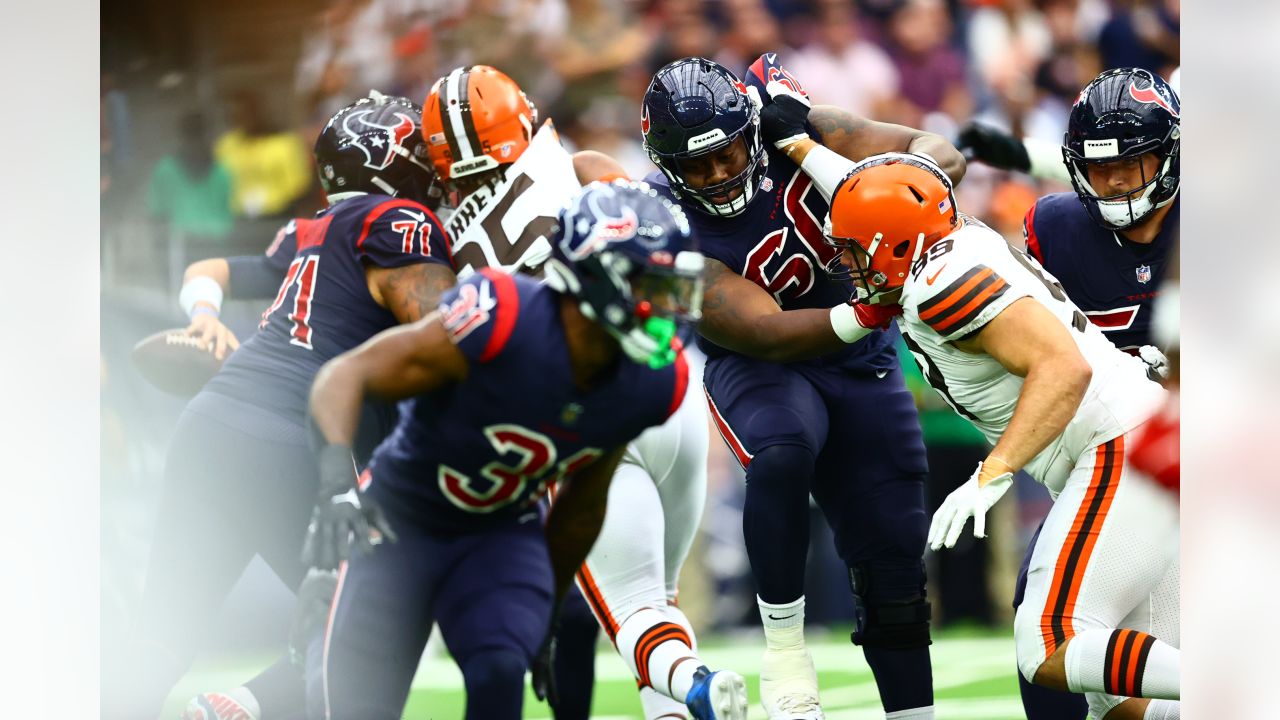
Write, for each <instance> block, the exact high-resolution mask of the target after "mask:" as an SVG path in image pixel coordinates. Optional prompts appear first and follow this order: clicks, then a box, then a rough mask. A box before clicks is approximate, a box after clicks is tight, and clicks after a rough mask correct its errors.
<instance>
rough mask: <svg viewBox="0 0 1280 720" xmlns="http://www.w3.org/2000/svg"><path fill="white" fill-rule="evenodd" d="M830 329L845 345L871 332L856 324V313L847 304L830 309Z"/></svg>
mask: <svg viewBox="0 0 1280 720" xmlns="http://www.w3.org/2000/svg"><path fill="white" fill-rule="evenodd" d="M831 329H832V330H835V332H836V337H838V338H840V339H841V340H843V341H845V342H846V343H856V342H858V341H859V340H861V339H862V338H864V337H866V336H867V333H870V332H871V329H870V328H865V327H862V324H861V323H859V322H858V313H857V312H856V311H855V310H854V309H853V306H852V305H850V304H849V303H845V304H844V305H837V306H835V307H833V308H831Z"/></svg>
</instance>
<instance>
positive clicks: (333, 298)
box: [205, 195, 452, 434]
mask: <svg viewBox="0 0 1280 720" xmlns="http://www.w3.org/2000/svg"><path fill="white" fill-rule="evenodd" d="M267 259H268V263H269V264H270V265H272V266H273V267H275V268H277V269H278V270H279V271H280V274H281V276H282V277H283V278H284V280H283V282H281V283H280V289H279V291H278V292H277V293H276V297H275V301H274V302H272V303H271V305H270V306H268V307H267V309H266V310H265V311H264V312H263V313H262V321H261V323H259V326H258V327H259V330H258V332H257V333H255V334H254V336H253V337H251V338H249V340H248V341H246V342H245V343H244V344H243V345H241V346H240V349H239V350H237V351H235V352H234V353H232V354H231V356H230V357H229V358H227V362H226V364H225V365H223V367H222V370H221V372H219V373H218V374H217V375H216V376H215V377H214V378H213V379H212V380H210V381H209V383H208V384H207V385H206V386H205V389H206V390H208V391H210V392H216V393H221V394H223V395H229V396H231V397H235V398H239V399H242V400H244V401H246V402H251V403H253V404H254V405H257V406H259V407H262V408H264V409H266V410H269V411H271V412H274V413H276V414H278V415H280V416H282V417H285V418H288V419H290V420H295V421H297V422H299V423H301V422H303V421H304V419H305V418H306V413H307V397H308V394H309V393H310V391H311V382H312V380H314V379H315V376H316V373H317V372H318V371H319V370H320V366H321V365H323V364H324V363H326V362H328V361H329V360H331V359H333V358H334V357H336V356H338V355H340V354H342V353H344V352H346V351H348V350H351V349H352V348H354V347H356V346H357V345H359V344H361V343H363V342H364V341H365V340H368V339H369V338H370V337H373V336H374V335H375V334H377V333H379V332H381V331H383V330H386V329H387V328H390V327H394V326H395V325H397V324H398V323H397V321H396V318H395V316H394V315H393V314H392V313H391V311H390V310H387V309H386V308H384V307H382V306H381V305H378V303H377V302H375V301H374V299H373V297H372V296H371V295H370V294H369V286H368V282H367V280H366V279H365V268H366V267H369V266H377V267H386V268H394V267H402V266H405V265H412V264H415V263H423V262H435V263H444V264H451V262H452V261H451V259H450V255H449V239H448V236H447V235H446V234H445V231H444V229H443V226H441V225H440V222H439V221H438V220H437V219H436V217H435V215H433V214H432V213H431V211H430V210H428V209H427V208H425V207H423V206H422V205H420V204H418V203H416V202H414V201H412V200H405V199H394V198H391V197H388V196H386V195H356V196H354V197H351V198H347V199H345V200H342V201H340V202H338V203H337V204H335V205H332V206H330V207H328V208H326V209H324V210H322V211H321V212H319V213H317V214H316V216H315V217H314V218H312V219H309V220H308V219H297V220H293V221H291V222H290V223H289V224H288V225H286V226H285V227H284V229H283V230H281V232H280V233H279V234H278V235H277V236H276V239H275V241H274V242H273V243H272V244H271V246H270V247H269V248H268V249H267ZM363 430H364V429H363V428H362V434H363Z"/></svg>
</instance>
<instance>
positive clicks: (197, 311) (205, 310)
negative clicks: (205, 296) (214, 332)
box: [188, 305, 219, 320]
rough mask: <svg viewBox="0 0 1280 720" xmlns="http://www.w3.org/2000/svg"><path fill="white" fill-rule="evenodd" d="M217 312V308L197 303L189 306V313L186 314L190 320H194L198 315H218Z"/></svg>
mask: <svg viewBox="0 0 1280 720" xmlns="http://www.w3.org/2000/svg"><path fill="white" fill-rule="evenodd" d="M218 314H219V313H218V311H217V310H215V309H214V308H211V307H209V306H208V305H197V306H195V307H193V308H191V314H190V315H188V317H190V318H191V319H192V320H195V319H196V317H197V316H199V315H212V316H214V317H218Z"/></svg>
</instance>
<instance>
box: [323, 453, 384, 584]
mask: <svg viewBox="0 0 1280 720" xmlns="http://www.w3.org/2000/svg"><path fill="white" fill-rule="evenodd" d="M318 460H319V464H320V496H319V498H318V499H317V500H316V509H315V512H313V513H312V515H311V525H310V526H309V527H308V528H307V539H306V541H305V542H304V543H303V545H302V561H303V562H305V563H306V564H307V565H309V566H311V567H314V568H320V569H321V570H334V569H337V567H338V565H339V564H340V563H342V562H343V561H345V560H346V559H347V558H348V557H349V556H350V554H351V544H352V542H354V543H355V545H356V547H357V548H358V549H359V550H360V551H361V552H363V553H369V552H372V551H373V546H374V545H376V544H378V543H381V542H384V541H386V542H395V541H396V534H395V532H394V531H393V530H392V529H391V525H390V523H388V522H387V518H386V516H385V515H383V514H382V509H381V508H379V507H378V505H377V503H375V502H374V501H373V498H371V497H368V496H367V495H365V494H364V493H362V492H360V491H359V490H358V489H357V488H356V473H355V466H354V464H353V463H352V461H351V448H349V447H346V446H345V445H325V446H324V448H323V449H322V450H321V451H320V453H319V455H318Z"/></svg>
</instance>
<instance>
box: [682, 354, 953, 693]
mask: <svg viewBox="0 0 1280 720" xmlns="http://www.w3.org/2000/svg"><path fill="white" fill-rule="evenodd" d="M704 382H705V385H706V389H707V395H708V397H709V398H710V400H711V411H712V415H713V419H714V420H715V422H716V425H717V427H718V428H719V430H720V433H721V435H722V436H723V438H724V440H725V442H726V443H727V444H728V445H729V448H730V450H731V451H733V453H734V454H735V455H736V456H737V458H738V461H739V462H740V463H742V465H743V466H744V468H745V469H746V475H747V487H746V500H745V504H744V508H743V520H742V522H743V535H744V539H745V543H746V547H747V556H748V559H749V560H750V562H751V572H752V576H753V577H754V579H755V583H756V592H757V594H759V595H760V597H761V599H763V600H764V601H765V602H769V603H786V602H791V601H793V600H795V599H796V598H798V597H800V596H801V595H802V594H803V592H804V566H805V558H806V555H807V553H808V536H809V530H808V527H809V526H808V497H809V495H810V494H812V496H813V499H814V501H815V502H816V503H817V505H818V507H819V508H820V509H821V510H822V512H823V515H824V516H825V517H826V519H827V523H828V524H829V525H830V526H831V530H832V533H833V534H834V536H835V545H836V551H837V553H838V554H839V555H840V558H841V559H842V560H843V561H844V562H845V564H846V565H848V566H849V567H850V568H854V567H858V568H862V569H864V570H865V571H866V572H867V574H868V578H869V585H868V587H869V593H868V596H867V597H863V598H861V599H860V600H861V602H862V603H863V604H870V605H878V604H879V603H880V602H881V601H882V600H890V599H898V598H900V597H903V596H904V595H903V594H904V593H905V596H906V597H910V596H912V595H913V594H914V595H916V596H922V593H923V585H924V571H923V566H922V559H923V557H924V546H925V535H926V532H927V528H928V514H927V512H926V507H925V478H926V476H927V474H928V466H927V463H926V461H925V449H924V442H923V438H922V436H921V432H920V423H919V420H918V419H917V415H916V408H915V401H914V399H913V398H912V396H911V393H910V391H908V390H907V389H906V385H905V384H904V382H903V379H902V372H901V370H899V369H896V368H895V369H893V370H889V371H885V374H884V375H883V376H879V377H877V375H876V374H874V373H871V372H865V373H851V372H848V371H844V370H840V369H835V368H825V367H821V366H820V365H818V364H794V365H778V364H775V363H769V362H764V361H761V360H755V359H751V358H746V357H742V356H738V355H730V356H726V357H721V358H715V359H712V360H710V361H708V363H707V367H706V372H705V375H704ZM863 654H864V655H865V657H866V659H867V663H868V664H869V665H870V666H871V669H872V672H873V673H874V675H875V677H876V682H877V685H878V687H879V690H880V696H881V701H882V704H883V705H884V709H885V711H886V712H894V711H897V710H903V709H908V708H916V707H924V706H929V705H932V704H933V681H932V668H931V665H930V662H929V652H928V648H927V647H921V648H916V649H907V650H890V649H885V648H881V647H864V652H863Z"/></svg>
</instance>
